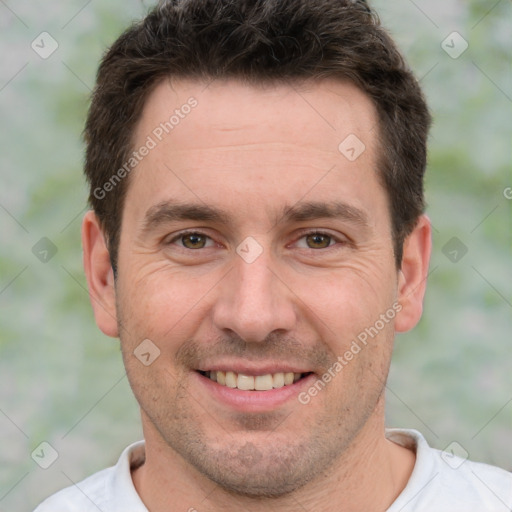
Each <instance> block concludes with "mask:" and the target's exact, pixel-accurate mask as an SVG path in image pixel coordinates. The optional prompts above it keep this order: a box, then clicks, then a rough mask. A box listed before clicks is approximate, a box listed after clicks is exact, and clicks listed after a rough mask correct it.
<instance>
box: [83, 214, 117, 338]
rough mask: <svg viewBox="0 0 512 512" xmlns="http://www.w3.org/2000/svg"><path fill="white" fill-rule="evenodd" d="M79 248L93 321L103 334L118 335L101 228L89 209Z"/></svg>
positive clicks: (112, 290) (107, 255) (107, 258)
mask: <svg viewBox="0 0 512 512" xmlns="http://www.w3.org/2000/svg"><path fill="white" fill-rule="evenodd" d="M82 247H83V255H84V256H83V257H84V269H85V276H86V277H87V285H88V287H89V298H90V300H91V304H92V309H93V311H94V317H95V318H96V323H97V324H98V327H99V328H100V329H101V331H102V332H103V333H104V334H106V335H107V336H112V337H113V338H117V337H118V336H119V332H118V328H117V312H116V291H115V287H114V272H113V270H112V266H111V264H110V256H109V252H108V249H107V246H106V243H105V237H104V234H103V231H102V229H101V227H100V223H99V221H98V218H97V217H96V214H95V213H94V212H93V211H92V210H90V211H88V212H87V213H86V214H85V216H84V220H83V221H82Z"/></svg>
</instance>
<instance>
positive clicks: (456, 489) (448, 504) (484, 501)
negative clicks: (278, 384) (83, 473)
mask: <svg viewBox="0 0 512 512" xmlns="http://www.w3.org/2000/svg"><path fill="white" fill-rule="evenodd" d="M386 436H387V438H388V439H390V440H391V441H394V442H395V443H397V444H400V445H402V446H405V447H407V448H411V449H413V450H414V451H415V452H416V464H415V466H414V470H413V472H412V474H411V477H410V479H409V482H408V483H407V486H406V487H405V489H404V490H403V492H402V493H401V494H400V496H398V498H397V499H396V500H395V502H394V503H393V504H392V505H391V507H390V508H388V510H387V512H510V511H511V510H512V473H508V472H507V471H505V470H503V469H500V468H496V467H493V466H489V465H488V464H481V463H478V462H471V461H469V460H465V459H463V458H460V457H458V456H456V455H453V452H441V451H439V450H436V449H434V448H431V447H430V446H428V444H427V442H426V440H425V438H424V437H423V436H422V435H421V434H420V433H419V432H417V431H416V430H405V429H387V431H386ZM143 461H144V441H139V442H137V443H134V444H132V445H130V446H128V447H127V448H126V449H125V450H124V451H123V453H122V454H121V457H120V458H119V461H118V463H117V464H116V465H115V466H114V467H111V468H108V469H104V470H102V471H99V472H98V473H95V474H94V475H92V476H90V477H89V478H86V479H85V480H83V481H82V482H80V483H78V484H77V485H76V486H72V487H68V488H66V489H63V490H62V491H59V492H58V493H56V494H54V495H53V496H50V497H49V498H48V499H47V500H45V501H44V502H43V503H41V505H39V507H37V508H36V510H35V511H34V512H98V510H101V512H148V510H147V508H146V507H145V506H144V504H143V503H142V501H141V499H140V497H139V495H138V494H137V491H136V490H135V487H134V485H133V481H132V478H131V473H130V468H131V467H134V466H138V465H140V464H141V463H142V462H143Z"/></svg>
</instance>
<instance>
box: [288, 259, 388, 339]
mask: <svg viewBox="0 0 512 512" xmlns="http://www.w3.org/2000/svg"><path fill="white" fill-rule="evenodd" d="M312 282H315V283H316V285H315V286H312V285H311V283H312ZM294 291H295V293H296V294H297V296H299V297H300V298H301V299H302V301H303V303H304V305H305V307H303V308H302V310H303V314H304V315H306V316H307V317H308V318H309V321H310V322H314V323H315V324H316V325H319V326H321V327H322V328H323V329H324V330H325V335H326V339H330V338H333V336H334V335H335V336H336V339H337V340H339V342H346V341H347V338H349V337H354V336H357V334H358V333H359V332H361V331H364V330H365V329H366V328H368V327H370V326H373V325H374V324H375V322H376V321H377V320H378V319H379V318H380V315H381V314H385V313H386V312H388V311H389V310H391V312H390V313H389V315H388V316H389V317H392V318H391V320H392V319H393V317H394V316H395V315H394V310H393V303H394V300H395V297H396V289H395V286H394V283H393V280H392V279H390V278H389V277H388V276H386V275H385V274H384V273H382V272H379V271H377V270H376V269H374V268H363V267H361V266H360V267H358V268H354V267H351V268H344V269H337V270H336V271H335V272H333V271H329V272H326V273H324V274H322V275H320V274H318V275H317V276H316V277H315V278H312V277H311V276H309V277H301V279H297V280H296V281H295V283H294ZM315 318H316V320H315ZM319 320H320V322H319ZM388 320H389V318H388Z"/></svg>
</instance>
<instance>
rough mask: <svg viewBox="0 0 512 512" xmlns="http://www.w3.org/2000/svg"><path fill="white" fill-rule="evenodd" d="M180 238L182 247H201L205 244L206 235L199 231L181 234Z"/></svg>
mask: <svg viewBox="0 0 512 512" xmlns="http://www.w3.org/2000/svg"><path fill="white" fill-rule="evenodd" d="M180 238H181V241H182V244H183V247H186V248H187V249H202V248H203V247H204V246H205V245H206V239H207V238H208V237H206V236H205V235H202V234H201V233H187V234H185V235H182V236H181V237H180Z"/></svg>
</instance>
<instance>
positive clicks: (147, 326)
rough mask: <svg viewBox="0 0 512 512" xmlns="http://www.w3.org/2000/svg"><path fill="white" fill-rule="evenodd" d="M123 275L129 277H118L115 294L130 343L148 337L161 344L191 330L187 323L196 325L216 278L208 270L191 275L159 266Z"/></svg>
mask: <svg viewBox="0 0 512 512" xmlns="http://www.w3.org/2000/svg"><path fill="white" fill-rule="evenodd" d="M127 275H130V276H133V277H130V279H125V280H122V281H121V283H120V286H119V289H118V294H117V299H118V309H119V311H120V316H121V319H122V321H123V323H124V324H125V326H126V329H125V338H128V340H131V341H129V343H130V345H133V344H136V343H137V342H139V343H140V341H141V340H143V339H145V338H148V339H150V340H152V341H154V342H155V343H157V345H158V346H159V347H162V348H163V346H169V341H172V339H180V340H182V341H186V340H187V338H188V337H190V336H191V335H192V334H193V331H192V330H191V326H193V325H195V326H198V325H199V319H198V315H199V314H200V313H201V311H202V307H203V308H204V305H205V304H206V300H205V298H206V296H207V294H208V290H210V289H211V288H212V286H213V285H214V283H215V282H216V280H215V279H214V278H213V275H212V274H210V276H209V277H207V276H194V275H192V274H191V273H185V272H183V271H179V272H178V271H176V270H173V269H162V268H161V267H158V268H157V267H154V268H152V269H151V268H145V269H144V271H141V270H138V269H132V270H128V271H127ZM137 340H138V341H137ZM163 340H165V344H164V343H163ZM123 341H125V340H124V339H123Z"/></svg>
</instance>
